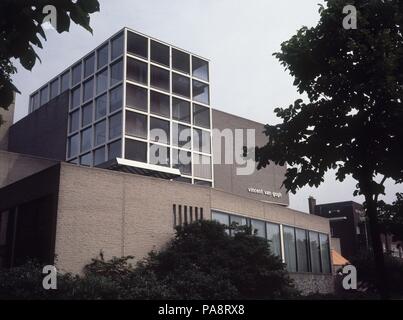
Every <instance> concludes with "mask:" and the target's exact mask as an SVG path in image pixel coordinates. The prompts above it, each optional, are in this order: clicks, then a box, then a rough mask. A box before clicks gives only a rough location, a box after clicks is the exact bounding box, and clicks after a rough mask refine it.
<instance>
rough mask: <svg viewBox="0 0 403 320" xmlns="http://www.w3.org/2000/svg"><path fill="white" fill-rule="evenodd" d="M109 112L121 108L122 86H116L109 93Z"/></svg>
mask: <svg viewBox="0 0 403 320" xmlns="http://www.w3.org/2000/svg"><path fill="white" fill-rule="evenodd" d="M109 99H110V103H109V112H114V111H116V110H119V109H121V108H122V105H123V90H122V86H118V87H116V88H114V89H112V90H111V91H110V92H109Z"/></svg>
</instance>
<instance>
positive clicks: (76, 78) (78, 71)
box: [72, 62, 81, 86]
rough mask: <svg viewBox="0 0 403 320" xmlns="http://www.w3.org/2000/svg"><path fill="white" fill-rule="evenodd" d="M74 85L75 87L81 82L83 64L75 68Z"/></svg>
mask: <svg viewBox="0 0 403 320" xmlns="http://www.w3.org/2000/svg"><path fill="white" fill-rule="evenodd" d="M72 73H73V76H72V85H73V86H75V85H76V84H77V83H80V82H81V62H80V63H79V64H76V65H75V66H74V67H73V72H72Z"/></svg>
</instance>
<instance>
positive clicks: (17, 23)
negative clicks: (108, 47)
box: [0, 0, 99, 122]
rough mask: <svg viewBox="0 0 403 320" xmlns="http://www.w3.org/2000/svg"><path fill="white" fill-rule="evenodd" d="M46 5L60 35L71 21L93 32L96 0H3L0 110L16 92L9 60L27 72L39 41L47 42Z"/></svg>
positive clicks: (1, 13)
mask: <svg viewBox="0 0 403 320" xmlns="http://www.w3.org/2000/svg"><path fill="white" fill-rule="evenodd" d="M47 5H53V6H54V7H55V8H56V10H57V26H56V29H57V32H59V33H62V32H65V31H69V30H70V20H72V21H73V22H74V23H76V24H78V25H80V26H82V27H83V28H85V29H86V30H88V31H90V32H92V29H91V27H90V14H91V13H94V12H97V11H99V3H98V0H78V1H73V0H30V1H15V0H2V1H1V2H0V108H7V107H8V106H9V105H10V104H11V103H12V101H13V92H19V91H18V89H17V88H16V87H15V86H14V84H13V82H12V80H11V77H12V75H13V74H15V73H16V72H17V70H16V68H15V67H14V64H13V62H12V59H16V60H18V61H19V62H20V63H21V65H22V66H23V67H24V68H25V69H27V70H31V69H32V68H33V67H34V65H35V63H36V60H37V59H39V56H38V55H37V53H36V52H35V49H34V47H35V46H36V47H39V48H42V39H43V40H45V41H46V34H45V31H44V30H43V28H42V22H43V20H44V18H45V16H46V15H47V14H46V13H45V14H44V13H43V8H44V7H45V6H47ZM0 120H1V119H0ZM0 122H1V121H0Z"/></svg>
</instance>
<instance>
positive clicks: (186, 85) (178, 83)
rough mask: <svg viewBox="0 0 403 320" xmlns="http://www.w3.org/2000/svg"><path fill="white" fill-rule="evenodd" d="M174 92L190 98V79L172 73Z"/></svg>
mask: <svg viewBox="0 0 403 320" xmlns="http://www.w3.org/2000/svg"><path fill="white" fill-rule="evenodd" d="M172 92H173V93H175V94H178V95H180V96H184V97H187V98H190V79H189V78H188V77H185V76H182V75H180V74H177V73H172Z"/></svg>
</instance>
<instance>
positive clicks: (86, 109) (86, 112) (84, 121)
mask: <svg viewBox="0 0 403 320" xmlns="http://www.w3.org/2000/svg"><path fill="white" fill-rule="evenodd" d="M91 122H92V102H91V103H89V104H87V105H85V106H83V107H82V116H81V125H82V126H83V127H85V126H86V125H88V124H90V123H91Z"/></svg>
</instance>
